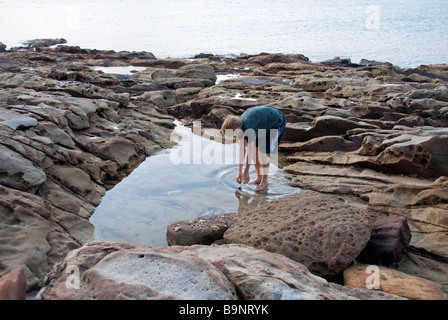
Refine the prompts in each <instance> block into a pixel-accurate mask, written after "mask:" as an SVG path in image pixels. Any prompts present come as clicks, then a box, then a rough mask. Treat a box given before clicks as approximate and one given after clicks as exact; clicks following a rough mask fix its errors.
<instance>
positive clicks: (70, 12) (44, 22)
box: [0, 0, 448, 67]
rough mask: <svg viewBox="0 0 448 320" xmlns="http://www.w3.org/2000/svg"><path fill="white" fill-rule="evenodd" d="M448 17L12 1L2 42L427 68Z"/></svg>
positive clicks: (174, 2) (305, 0) (223, 4)
mask: <svg viewBox="0 0 448 320" xmlns="http://www.w3.org/2000/svg"><path fill="white" fill-rule="evenodd" d="M446 21H448V9H447V6H446V3H445V0H427V1H417V0H409V1H401V0H392V1H386V0H372V1H369V2H368V3H359V1H356V0H341V1H339V2H338V3H334V2H333V1H330V0H318V1H311V0H302V1H294V0H279V1H275V2H272V1H267V0H258V1H244V0H222V1H216V0H191V1H188V2H185V1H180V0H171V1H169V2H166V1H161V0H151V1H144V0H129V1H126V2H124V1H120V0H92V1H86V0H80V1H77V2H73V1H67V0H59V1H56V0H33V1H31V0H23V1H21V2H20V4H18V3H17V2H16V1H11V0H4V1H0V30H1V31H0V42H2V43H4V44H5V45H7V48H8V49H9V48H12V47H18V46H21V45H22V43H23V42H25V41H27V40H31V39H40V38H64V39H66V40H67V45H73V46H80V47H81V48H87V49H98V50H114V51H146V52H151V53H153V54H154V55H155V56H156V57H157V58H169V57H171V58H189V57H192V56H194V55H197V54H200V53H209V54H215V55H240V54H259V53H262V52H267V53H283V54H303V55H304V56H306V57H308V58H309V59H310V60H311V61H312V62H321V61H325V60H329V59H333V58H335V57H341V58H349V59H351V61H352V62H353V63H359V61H360V60H361V59H367V60H376V61H382V62H390V63H392V64H394V65H396V66H398V67H418V66H419V65H422V64H446V63H448V24H446Z"/></svg>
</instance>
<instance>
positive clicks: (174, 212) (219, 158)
mask: <svg viewBox="0 0 448 320" xmlns="http://www.w3.org/2000/svg"><path fill="white" fill-rule="evenodd" d="M209 133H210V132H209ZM211 134H212V135H213V132H211ZM207 136H208V137H207ZM209 137H210V135H209V134H207V132H205V133H203V134H202V135H198V134H194V133H193V130H191V129H190V128H187V127H185V126H183V125H181V124H180V123H177V126H176V128H175V130H174V131H173V135H172V138H173V139H175V140H176V141H177V145H176V147H174V148H172V149H169V150H164V151H161V152H160V153H158V154H156V155H154V156H151V157H148V158H147V159H146V160H145V161H144V162H142V163H141V164H140V165H139V166H138V167H137V168H136V169H135V170H134V171H133V172H132V173H131V174H130V175H129V176H128V177H126V178H125V179H123V180H122V181H121V182H120V183H119V184H117V185H116V186H115V187H114V188H113V189H111V190H109V191H107V193H106V195H105V196H104V197H103V199H102V201H101V203H100V205H99V206H98V207H97V208H96V210H95V212H94V214H93V215H92V217H91V219H90V221H91V223H92V224H93V225H94V226H95V232H94V236H95V239H97V240H100V239H101V240H109V241H132V242H137V243H143V244H148V245H151V246H166V245H167V241H166V228H167V226H168V225H169V224H170V223H172V222H175V221H179V220H188V219H193V218H198V217H207V216H214V215H219V214H222V213H226V212H237V211H238V212H244V211H246V210H248V209H250V208H253V207H256V206H259V205H261V204H263V203H266V202H268V201H272V200H274V199H278V198H280V197H283V196H286V195H288V194H293V193H298V192H300V189H298V188H294V187H291V186H289V185H288V180H287V179H286V178H285V176H284V171H283V170H281V169H280V168H279V166H277V165H276V164H275V163H274V162H275V160H274V161H272V162H273V163H272V164H271V166H270V175H269V176H270V183H269V187H268V189H267V190H265V191H264V192H261V193H255V192H254V189H255V186H256V185H255V184H248V185H243V186H242V187H241V189H239V188H238V187H239V185H238V184H237V183H236V181H235V177H236V174H237V171H238V167H237V164H236V163H237V162H236V157H237V148H236V144H232V143H231V144H223V143H221V142H218V141H216V140H211V139H210V138H209ZM186 154H187V158H185V155H186ZM198 155H201V157H199V158H198ZM207 155H208V156H209V157H208V159H206V158H207V157H206V156H207ZM210 155H211V156H212V157H210ZM188 156H190V158H188ZM185 159H187V160H185ZM210 159H211V160H210ZM190 160H191V161H190ZM212 160H213V161H212ZM252 168H253V166H252ZM252 177H253V178H255V169H251V178H252Z"/></svg>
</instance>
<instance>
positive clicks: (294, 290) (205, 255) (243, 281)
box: [37, 241, 404, 300]
mask: <svg viewBox="0 0 448 320" xmlns="http://www.w3.org/2000/svg"><path fill="white" fill-rule="evenodd" d="M123 270H126V272H123ZM47 282H48V284H47V285H46V286H45V287H44V288H42V289H41V291H40V292H39V293H38V295H37V299H39V300H60V299H63V300H82V299H100V300H108V299H112V300H121V299H138V300H143V299H144V300H147V299H175V300H241V299H243V300H357V299H363V300H366V299H375V300H377V299H404V298H401V297H398V296H395V295H391V294H387V293H384V292H381V291H375V290H368V289H365V288H364V289H363V288H345V287H342V286H338V285H335V284H332V283H329V282H327V281H326V280H325V279H323V278H320V277H318V276H315V275H313V274H312V273H310V272H309V271H308V269H307V268H306V267H305V266H303V265H302V264H300V263H298V262H296V261H294V260H291V259H289V258H287V257H285V256H283V255H280V254H276V253H271V252H267V251H264V250H259V249H255V248H253V247H249V246H245V245H236V244H227V245H222V246H203V245H194V246H173V247H160V248H154V247H150V246H147V245H141V244H133V243H112V242H102V241H93V242H91V243H87V244H85V245H84V246H82V247H81V248H79V249H76V250H74V251H72V252H71V253H70V254H69V255H67V257H66V258H65V260H64V261H63V262H62V263H59V264H57V265H55V266H54V268H53V270H52V271H51V272H50V273H49V275H48V278H47Z"/></svg>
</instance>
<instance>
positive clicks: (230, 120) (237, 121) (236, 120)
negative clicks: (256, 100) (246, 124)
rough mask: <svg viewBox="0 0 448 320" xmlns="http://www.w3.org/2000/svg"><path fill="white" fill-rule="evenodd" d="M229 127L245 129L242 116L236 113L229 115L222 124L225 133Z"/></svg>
mask: <svg viewBox="0 0 448 320" xmlns="http://www.w3.org/2000/svg"><path fill="white" fill-rule="evenodd" d="M227 129H232V130H236V129H243V122H242V121H241V118H240V117H238V116H234V115H229V116H227V117H226V118H225V119H224V123H223V124H222V126H221V132H222V133H224V132H225V131H226V130H227Z"/></svg>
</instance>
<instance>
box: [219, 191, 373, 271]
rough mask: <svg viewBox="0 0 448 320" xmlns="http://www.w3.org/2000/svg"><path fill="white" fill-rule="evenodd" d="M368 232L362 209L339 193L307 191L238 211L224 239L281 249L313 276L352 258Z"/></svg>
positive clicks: (281, 252) (345, 263) (363, 242)
mask: <svg viewBox="0 0 448 320" xmlns="http://www.w3.org/2000/svg"><path fill="white" fill-rule="evenodd" d="M370 233H371V220H370V218H369V216H368V215H367V213H366V212H365V211H364V210H361V209H358V208H355V207H352V206H350V205H347V204H346V203H345V201H344V199H343V198H338V197H334V196H330V195H325V194H321V193H316V192H311V191H309V192H302V193H300V194H297V195H292V196H287V197H285V198H282V199H279V200H275V201H272V202H271V203H269V204H266V205H263V206H260V207H258V208H256V209H253V210H251V211H249V212H247V213H245V214H242V215H241V216H239V217H238V218H237V220H236V221H235V222H234V223H233V225H232V226H231V227H230V228H229V229H228V230H227V231H226V232H225V233H224V240H225V241H226V242H229V243H241V244H246V245H250V246H254V247H255V248H259V249H264V250H267V251H271V252H276V253H280V254H283V255H285V256H287V257H289V258H291V259H293V260H295V261H298V262H300V263H302V264H304V265H305V266H307V267H308V269H309V270H310V271H311V272H313V273H315V274H317V275H320V276H329V275H335V274H337V273H338V272H340V271H341V270H343V269H344V268H346V267H347V266H349V265H350V264H351V263H352V262H353V260H354V259H355V258H356V257H357V256H358V255H359V253H360V252H361V250H362V249H364V247H365V246H366V244H367V242H368V241H369V239H370Z"/></svg>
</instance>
